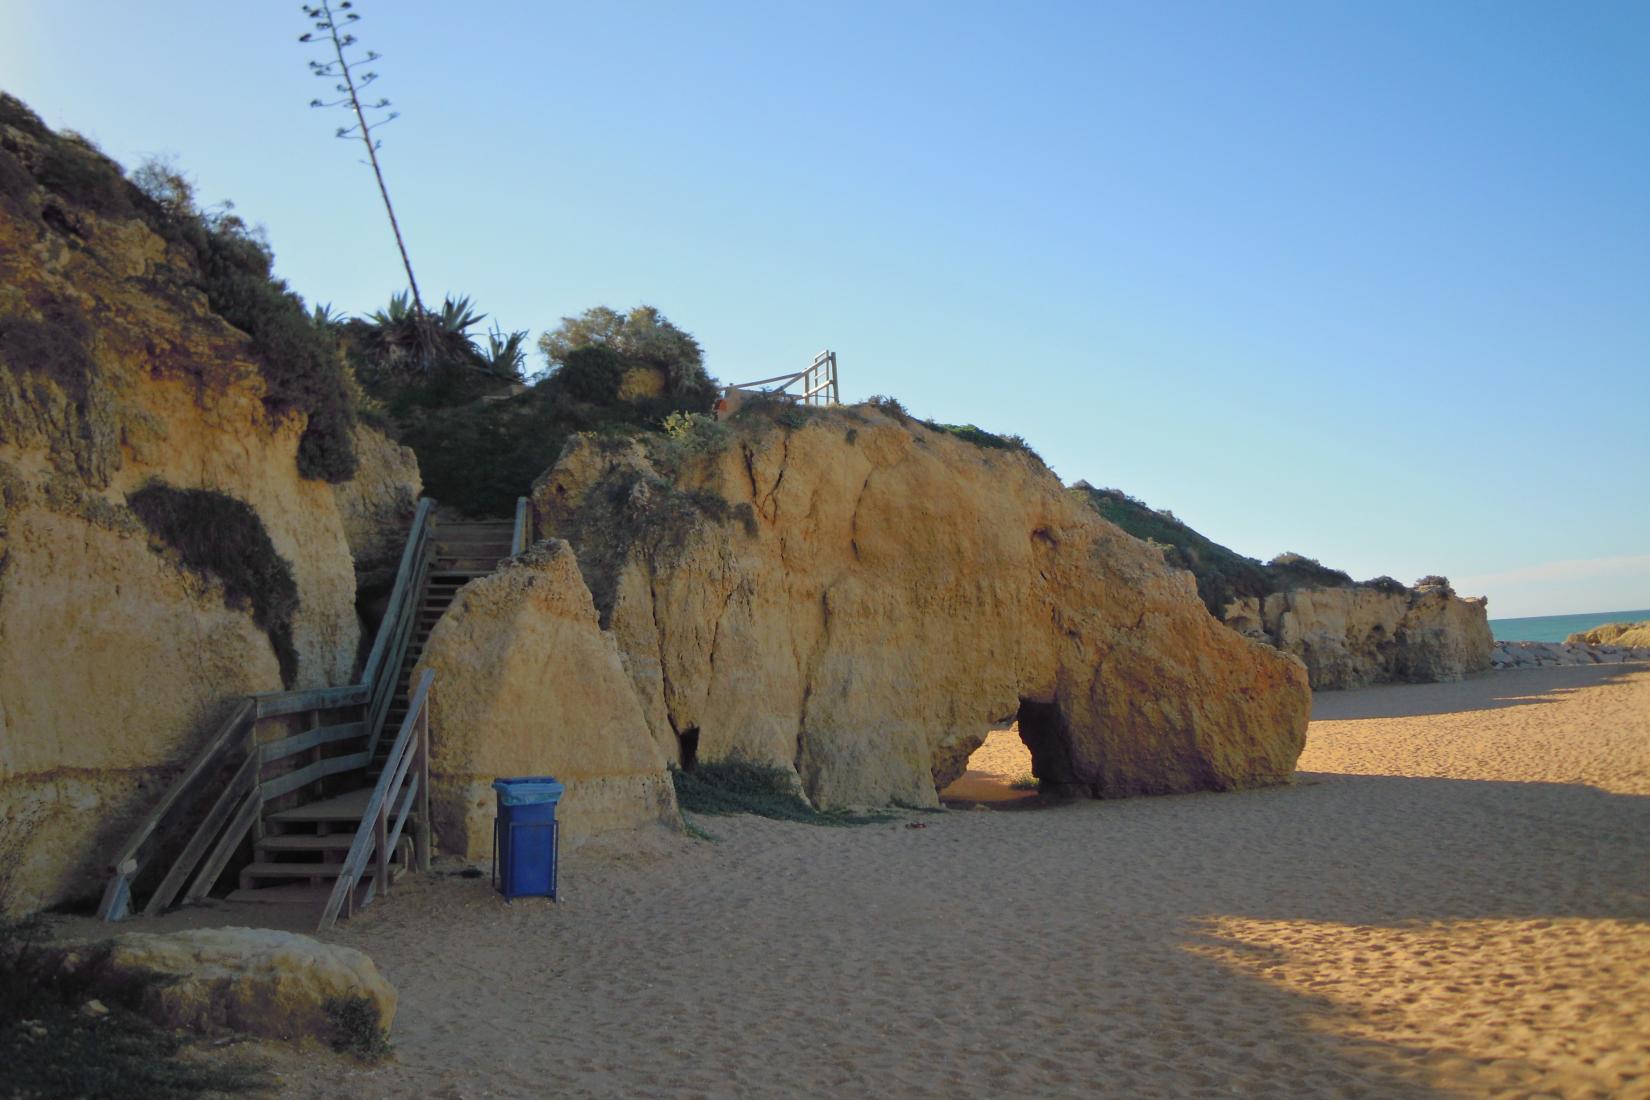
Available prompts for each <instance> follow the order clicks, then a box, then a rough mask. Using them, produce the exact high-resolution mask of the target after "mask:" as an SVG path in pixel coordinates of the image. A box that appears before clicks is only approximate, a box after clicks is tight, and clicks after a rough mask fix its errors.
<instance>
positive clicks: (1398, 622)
mask: <svg viewBox="0 0 1650 1100" xmlns="http://www.w3.org/2000/svg"><path fill="white" fill-rule="evenodd" d="M1071 491H1072V494H1073V495H1074V496H1076V497H1078V498H1079V499H1081V500H1083V501H1085V502H1086V503H1087V504H1088V505H1089V506H1090V507H1092V508H1093V509H1094V510H1095V511H1097V512H1099V513H1100V514H1101V515H1102V516H1105V517H1106V518H1107V519H1109V520H1111V521H1112V522H1113V523H1116V524H1117V525H1118V526H1119V527H1122V528H1123V529H1124V530H1125V531H1128V532H1129V533H1130V534H1132V535H1134V536H1136V537H1137V538H1142V539H1145V540H1147V541H1148V542H1151V543H1152V544H1154V545H1155V546H1157V547H1158V548H1159V549H1160V550H1161V551H1162V553H1163V556H1164V560H1165V561H1167V562H1168V563H1169V564H1170V565H1173V566H1176V567H1178V568H1181V569H1185V570H1187V571H1188V572H1190V573H1191V574H1192V576H1193V577H1194V578H1196V581H1197V591H1198V595H1199V596H1200V597H1201V598H1202V600H1203V603H1204V605H1205V606H1206V607H1207V608H1208V609H1209V613H1210V614H1211V615H1214V616H1215V617H1216V618H1218V619H1220V620H1222V621H1223V622H1225V623H1226V624H1227V625H1228V626H1230V627H1232V628H1233V629H1234V630H1237V631H1238V632H1239V633H1241V634H1243V635H1245V636H1246V637H1250V638H1254V639H1256V640H1257V641H1263V642H1269V643H1270V644H1272V645H1274V646H1277V647H1278V648H1279V649H1282V650H1284V651H1285V652H1288V653H1293V654H1294V655H1295V656H1297V657H1300V658H1301V659H1302V660H1304V661H1305V662H1306V667H1307V671H1308V672H1309V673H1310V674H1311V677H1312V687H1313V688H1314V689H1315V690H1320V691H1322V690H1328V689H1333V688H1351V687H1362V686H1364V685H1366V684H1372V683H1383V682H1387V681H1400V682H1423V681H1433V680H1459V679H1460V678H1461V677H1462V676H1464V675H1466V674H1467V673H1471V672H1482V671H1484V670H1486V669H1488V668H1489V667H1490V645H1491V634H1490V628H1489V620H1488V615H1487V611H1486V604H1485V601H1484V600H1483V599H1482V598H1479V599H1471V598H1469V599H1461V598H1459V597H1457V596H1456V595H1455V593H1454V591H1453V590H1451V589H1450V587H1449V582H1448V581H1446V580H1445V579H1444V578H1442V577H1425V578H1422V579H1421V580H1420V581H1417V582H1416V584H1415V586H1414V587H1408V586H1406V585H1403V584H1401V583H1399V582H1398V581H1395V580H1393V579H1392V578H1391V577H1377V578H1375V579H1374V580H1371V581H1363V582H1354V581H1353V579H1352V578H1351V577H1350V576H1348V575H1347V574H1346V573H1343V572H1341V571H1340V570H1338V569H1331V568H1328V567H1327V566H1324V565H1320V564H1319V563H1318V562H1317V561H1315V560H1313V559H1312V558H1308V557H1304V556H1302V555H1300V554H1279V555H1278V556H1277V557H1275V558H1273V559H1272V560H1271V561H1269V562H1264V563H1263V562H1260V561H1258V560H1256V559H1254V558H1250V557H1246V556H1244V555H1242V554H1239V553H1237V552H1236V551H1234V550H1231V549H1229V548H1228V547H1225V546H1222V545H1220V544H1219V543H1217V542H1214V541H1212V540H1211V539H1208V538H1206V537H1205V536H1203V535H1201V534H1199V533H1198V532H1196V531H1194V530H1192V528H1190V527H1188V526H1187V525H1186V524H1185V523H1182V522H1181V521H1180V520H1179V519H1178V518H1176V517H1175V515H1174V513H1173V512H1168V511H1162V510H1159V509H1155V508H1151V507H1148V506H1147V505H1146V504H1145V503H1144V502H1143V501H1140V500H1136V499H1135V498H1134V497H1131V496H1129V495H1128V494H1127V493H1123V492H1120V491H1118V490H1116V489H1096V488H1094V487H1093V486H1091V485H1089V484H1088V483H1087V482H1083V481H1080V482H1078V483H1077V484H1076V485H1074V486H1073V487H1072V490H1071Z"/></svg>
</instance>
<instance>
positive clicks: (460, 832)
mask: <svg viewBox="0 0 1650 1100" xmlns="http://www.w3.org/2000/svg"><path fill="white" fill-rule="evenodd" d="M425 668H430V669H434V670H435V673H436V680H435V685H436V686H435V691H434V694H433V695H432V700H431V714H430V721H431V728H432V729H433V730H434V731H435V732H434V736H433V738H432V744H433V750H432V753H431V761H430V768H431V789H432V792H433V799H434V800H433V803H432V807H433V811H434V817H435V827H436V831H437V833H438V834H439V836H440V839H441V845H442V847H443V848H444V849H446V850H448V851H453V852H458V853H461V854H463V855H464V856H466V857H467V858H469V859H474V860H481V859H486V858H488V856H489V854H490V852H491V848H492V836H493V834H492V828H493V817H494V813H495V806H496V798H495V795H494V792H493V789H492V782H493V780H494V779H496V778H498V777H500V776H522V775H546V774H549V775H554V776H556V777H557V778H558V779H560V780H562V781H563V782H564V783H566V784H567V792H566V795H565V797H564V799H563V801H562V803H561V805H560V806H559V807H558V808H557V818H558V820H559V821H560V822H561V824H562V839H563V840H564V841H577V840H579V839H582V838H583V837H585V836H587V835H590V834H592V833H597V832H605V831H611V830H617V829H623V828H631V827H634V826H637V825H642V824H647V823H650V822H665V823H672V822H674V821H675V820H676V819H677V815H676V794H675V791H674V789H673V788H672V786H671V782H670V777H669V775H668V774H667V772H666V770H665V765H666V757H665V755H664V753H663V751H662V750H661V748H660V746H659V744H658V743H657V742H656V741H655V740H654V739H653V738H652V737H651V736H649V734H648V729H647V723H646V721H645V720H644V719H643V717H642V710H641V707H640V706H639V705H638V704H637V701H636V697H635V694H634V693H633V691H632V689H631V685H630V679H629V677H628V676H626V675H625V670H624V665H623V663H622V662H621V661H620V659H619V650H618V646H617V645H616V644H615V643H614V639H613V636H612V635H611V634H609V633H606V632H605V631H603V630H601V629H600V628H599V627H598V626H597V624H596V609H595V607H594V606H593V605H592V604H591V601H590V592H589V590H588V589H587V588H585V586H584V581H583V580H582V579H581V578H580V576H579V567H578V563H577V562H576V561H575V560H574V557H573V551H572V550H571V549H570V548H569V547H568V546H567V544H566V543H562V542H546V543H540V544H539V545H537V546H535V547H533V548H532V549H531V550H529V551H528V552H527V553H526V554H524V555H522V556H521V557H520V558H517V559H515V560H514V561H512V562H510V563H509V564H508V565H506V566H505V567H504V568H502V569H501V570H499V571H498V572H497V573H494V574H492V575H491V576H487V577H482V578H480V579H478V580H476V581H473V582H471V583H470V584H468V585H466V586H465V587H464V588H463V589H462V590H461V591H460V592H459V595H458V598H457V599H456V600H455V601H454V603H453V606H452V607H451V608H449V609H448V611H447V612H446V614H445V615H443V616H442V618H441V622H440V623H439V624H438V625H437V626H436V628H435V630H434V632H433V633H432V634H431V636H430V640H429V643H428V645H427V646H426V648H425V651H424V656H423V659H422V664H421V665H420V666H419V671H417V672H415V673H414V679H415V682H416V678H417V676H418V675H419V674H420V673H421V672H422V670H423V669H425Z"/></svg>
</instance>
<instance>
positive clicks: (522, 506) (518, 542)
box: [510, 497, 532, 558]
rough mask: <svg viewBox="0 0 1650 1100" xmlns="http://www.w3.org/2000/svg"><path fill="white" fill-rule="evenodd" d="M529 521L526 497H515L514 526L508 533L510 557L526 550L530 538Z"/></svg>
mask: <svg viewBox="0 0 1650 1100" xmlns="http://www.w3.org/2000/svg"><path fill="white" fill-rule="evenodd" d="M530 522H531V521H530V518H529V512H528V503H527V498H526V497H517V498H516V526H515V530H514V531H512V532H511V534H510V556H511V557H512V558H513V557H516V556H517V555H519V554H522V553H525V552H526V550H527V544H528V542H530V541H531V540H532V532H531V531H530V530H529V529H528V528H529V524H530Z"/></svg>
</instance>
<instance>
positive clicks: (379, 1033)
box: [322, 997, 395, 1062]
mask: <svg viewBox="0 0 1650 1100" xmlns="http://www.w3.org/2000/svg"><path fill="white" fill-rule="evenodd" d="M322 1008H323V1009H324V1010H325V1011H326V1014H327V1018H328V1019H329V1020H331V1021H332V1049H333V1050H336V1051H339V1052H340V1053H343V1054H353V1055H355V1056H356V1057H357V1058H359V1059H361V1060H362V1061H364V1062H379V1061H382V1060H383V1059H385V1058H387V1057H389V1055H390V1053H391V1052H392V1051H393V1050H394V1049H395V1048H394V1045H393V1044H392V1043H391V1042H390V1037H389V1034H388V1032H386V1031H385V1030H384V1025H383V1021H382V1020H381V1019H380V1017H379V1015H378V1005H377V1003H376V1002H374V1001H373V999H372V998H371V997H335V998H333V999H332V1000H329V1001H328V1002H327V1003H326V1004H325V1005H323V1006H322Z"/></svg>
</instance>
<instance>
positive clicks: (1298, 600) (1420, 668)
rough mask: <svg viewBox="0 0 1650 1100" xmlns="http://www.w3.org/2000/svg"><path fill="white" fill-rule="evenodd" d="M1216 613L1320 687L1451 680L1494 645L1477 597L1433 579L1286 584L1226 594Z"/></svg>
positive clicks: (1484, 662)
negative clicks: (1289, 658) (1292, 660)
mask: <svg viewBox="0 0 1650 1100" xmlns="http://www.w3.org/2000/svg"><path fill="white" fill-rule="evenodd" d="M1222 618H1223V620H1224V621H1225V622H1226V624H1227V625H1228V626H1230V627H1232V628H1233V629H1234V630H1237V631H1238V632H1239V633H1241V634H1244V635H1246V636H1247V637H1251V638H1254V639H1256V640H1257V641H1265V642H1270V643H1271V644H1273V645H1275V646H1277V647H1278V648H1279V649H1281V650H1283V651H1284V652H1286V653H1293V654H1294V655H1295V656H1297V657H1299V658H1300V659H1301V660H1303V661H1305V662H1306V667H1307V670H1308V671H1309V672H1310V673H1311V677H1312V686H1313V687H1314V688H1316V689H1320V690H1322V689H1334V688H1355V687H1363V686H1365V685H1368V684H1375V683H1387V682H1413V683H1428V682H1432V681H1438V680H1459V679H1460V678H1461V677H1462V676H1465V675H1467V674H1468V673H1472V672H1484V671H1487V670H1488V669H1489V667H1490V652H1491V649H1492V647H1493V645H1494V639H1493V637H1492V636H1491V634H1490V626H1489V620H1488V617H1487V612H1486V607H1485V602H1484V600H1483V599H1463V598H1461V597H1459V596H1457V595H1455V593H1454V592H1453V591H1451V590H1450V588H1449V587H1448V585H1440V584H1422V585H1418V586H1416V587H1415V588H1405V587H1403V586H1402V585H1392V586H1390V587H1386V586H1383V587H1375V586H1370V585H1352V586H1348V587H1342V588H1293V589H1288V590H1285V591H1282V592H1274V593H1272V594H1271V595H1268V596H1265V597H1263V598H1257V597H1254V596H1247V597H1243V598H1241V599H1237V600H1234V601H1232V603H1230V604H1228V605H1227V607H1226V608H1225V610H1224V614H1223V615H1222Z"/></svg>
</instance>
